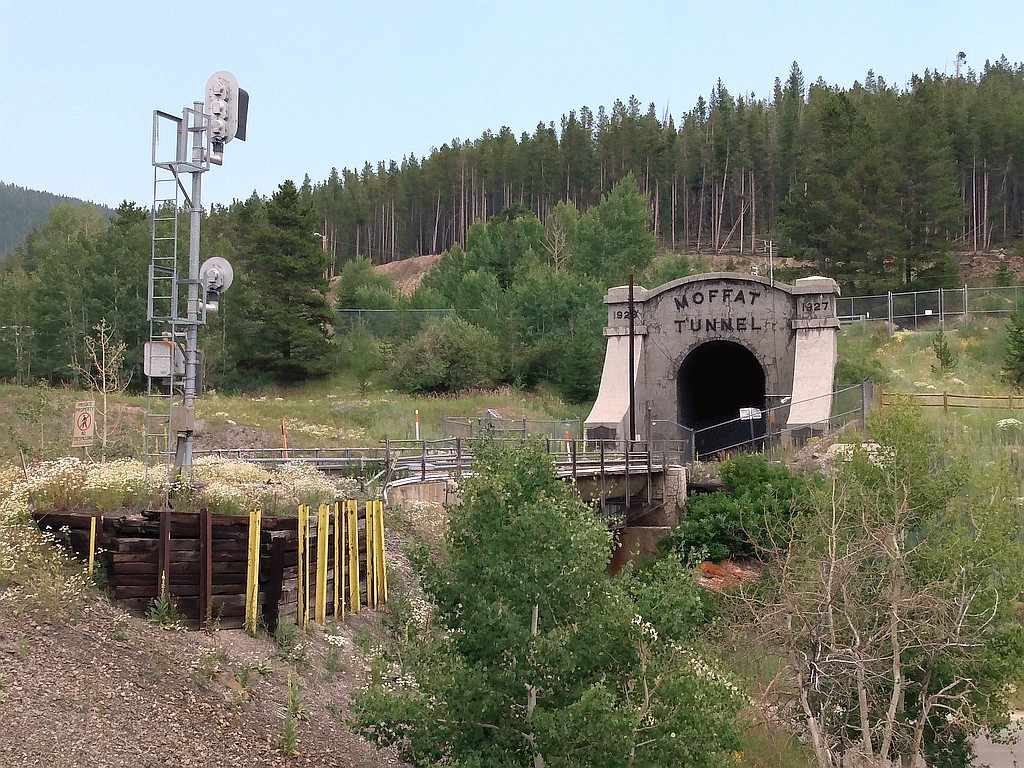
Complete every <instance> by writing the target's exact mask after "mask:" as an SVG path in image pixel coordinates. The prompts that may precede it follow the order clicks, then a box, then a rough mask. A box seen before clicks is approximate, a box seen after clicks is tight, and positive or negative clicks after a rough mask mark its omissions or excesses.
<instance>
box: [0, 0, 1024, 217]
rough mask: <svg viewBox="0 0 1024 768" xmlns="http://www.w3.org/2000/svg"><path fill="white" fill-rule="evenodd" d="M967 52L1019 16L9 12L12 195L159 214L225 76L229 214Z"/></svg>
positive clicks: (945, 5) (213, 7) (288, 6)
mask: <svg viewBox="0 0 1024 768" xmlns="http://www.w3.org/2000/svg"><path fill="white" fill-rule="evenodd" d="M958 51H964V52H965V53H966V54H967V65H968V66H969V67H972V68H974V69H975V70H977V71H980V70H981V69H982V67H983V66H984V63H985V60H986V59H991V60H996V59H998V58H999V57H1000V56H1001V55H1005V56H1006V57H1007V58H1008V59H1010V61H1011V62H1017V61H1021V60H1024V5H1022V3H1021V0H973V1H972V2H967V0H956V2H953V1H952V0H908V1H905V2H902V1H901V0H860V2H845V1H844V2H829V1H828V0H824V1H822V0H816V1H806V0H793V1H791V2H782V1H775V0H747V1H745V2H741V1H740V0H675V1H674V2H672V1H670V0H664V1H661V2H645V0H623V1H622V2H609V1H602V0H564V1H560V0H519V1H518V2H509V3H495V2H488V0H476V1H475V2H469V1H465V2H460V1H458V0H439V1H438V2H430V0H363V1H362V2H354V1H350V0H335V1H333V2H331V1H330V0H291V1H290V2H269V1H267V0H249V1H248V2H236V1H235V0H221V1H219V2H201V3H194V2H187V0H179V1H178V2H168V1H167V0H61V1H57V0H0V104H2V105H3V106H2V112H3V114H2V117H0V181H5V182H8V183H14V184H18V185H19V186H23V187H29V188H31V189H39V190H44V191H47V192H54V193H59V194H65V195H71V196H74V197H81V198H84V199H87V200H93V201H95V202H98V203H104V204H107V205H112V206H113V205H117V204H118V203H119V202H120V201H121V200H122V199H128V200H132V201H135V202H137V203H139V204H140V205H143V206H144V207H148V206H149V204H150V202H151V200H152V178H153V171H152V167H151V165H150V149H151V142H152V138H151V134H152V114H153V110H154V109H160V110H163V111H166V112H171V113H174V114H180V113H181V109H182V108H183V107H185V106H191V104H192V102H193V101H194V100H196V99H202V98H203V91H204V88H205V85H206V81H207V78H208V77H209V76H210V75H211V74H213V73H214V72H215V71H217V70H221V69H226V70H228V71H231V72H233V73H234V74H235V75H236V76H237V78H238V81H239V84H240V85H241V86H242V87H243V88H245V89H246V90H247V91H248V92H249V94H250V99H251V103H250V108H249V125H248V133H249V135H248V140H247V141H246V142H244V143H242V142H232V143H231V144H229V145H228V147H227V153H226V158H225V163H224V166H223V167H220V168H214V169H213V170H211V171H210V172H209V173H207V174H205V176H204V181H203V198H204V202H206V203H210V202H215V203H225V204H226V203H230V202H231V200H233V199H236V198H243V199H244V198H246V197H248V196H249V195H250V194H251V193H252V192H253V191H254V190H255V191H257V192H258V193H259V194H260V195H270V194H272V193H273V192H274V191H275V190H276V189H277V185H278V184H280V183H281V182H282V181H284V180H285V179H294V180H295V181H296V183H299V182H301V180H302V177H303V175H304V174H307V173H308V174H309V176H310V178H312V179H313V180H314V181H321V180H323V179H325V178H326V177H327V176H328V174H329V173H330V170H331V168H332V167H337V168H338V169H341V168H345V167H348V168H356V169H359V168H362V166H363V164H364V163H365V162H366V161H369V162H371V163H372V164H374V165H375V164H376V163H377V162H378V161H380V160H383V161H388V160H392V159H394V160H396V161H399V162H400V161H401V159H402V157H403V156H406V155H409V154H415V155H416V156H417V157H423V156H425V155H427V154H429V152H430V150H431V148H432V147H439V146H440V145H441V144H443V143H445V142H448V141H451V139H452V138H456V137H457V138H460V139H463V140H467V139H468V140H472V139H476V138H478V137H479V136H480V135H481V133H483V132H484V131H485V130H493V131H495V132H496V131H497V130H498V129H500V128H501V127H502V126H503V125H507V126H508V127H509V128H511V129H512V131H513V132H514V133H515V134H516V136H519V135H520V134H521V133H522V132H523V131H528V132H531V133H532V132H533V130H534V128H535V127H536V125H537V123H538V122H541V121H543V122H545V123H547V122H549V121H554V122H555V124H556V126H557V125H558V122H559V120H560V118H561V116H562V115H563V114H565V113H567V112H568V111H569V110H571V109H578V108H579V107H580V106H582V105H586V106H588V107H590V108H591V109H593V110H594V111H596V110H597V108H598V106H600V105H604V106H606V107H610V106H611V104H612V102H613V101H614V100H615V99H617V98H618V99H622V100H623V101H626V100H627V99H628V98H629V97H630V95H636V97H637V98H638V99H639V100H640V102H641V103H642V104H643V105H645V106H646V105H647V104H648V103H650V102H654V103H655V105H656V107H657V111H658V114H659V115H662V114H664V113H665V112H666V111H667V112H668V113H670V114H672V115H674V116H675V117H676V119H677V121H678V118H679V116H680V115H681V114H682V113H683V112H685V111H687V110H689V109H690V108H692V107H693V105H694V103H695V102H696V100H697V97H698V96H700V95H704V96H705V97H707V95H708V93H709V92H710V91H711V89H712V88H713V87H714V85H715V83H716V81H717V80H718V79H719V78H721V79H722V81H723V83H724V84H725V86H726V88H727V89H728V90H729V91H730V92H731V93H733V94H734V95H739V94H744V93H748V94H749V93H753V94H754V95H756V96H759V97H760V96H770V94H771V91H772V84H773V82H774V80H775V78H776V77H780V78H782V79H785V77H786V75H787V74H788V72H789V68H790V64H791V63H792V62H793V61H796V62H797V63H798V64H799V65H800V68H801V69H802V71H803V73H804V77H805V80H806V82H807V83H808V84H810V83H811V82H814V81H815V80H817V78H818V77H819V76H820V77H821V78H823V79H824V80H825V81H826V82H828V83H830V84H835V85H839V86H842V87H844V88H847V87H849V86H851V85H852V84H853V82H854V81H855V80H859V81H863V80H864V76H865V74H866V72H867V71H868V69H873V70H874V71H875V73H876V74H877V75H880V76H881V77H884V78H885V80H886V81H887V82H889V83H890V84H895V85H898V86H901V87H902V86H904V85H906V83H907V82H908V80H909V78H910V76H911V75H912V74H915V73H918V74H921V73H923V72H924V70H925V69H932V70H938V71H940V72H947V73H952V72H953V71H954V67H955V60H956V55H957V52H958Z"/></svg>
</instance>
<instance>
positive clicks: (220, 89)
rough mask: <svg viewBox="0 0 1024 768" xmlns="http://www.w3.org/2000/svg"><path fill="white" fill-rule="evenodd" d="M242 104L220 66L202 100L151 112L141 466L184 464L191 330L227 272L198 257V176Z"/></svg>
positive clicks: (198, 370) (225, 282) (194, 358)
mask: <svg viewBox="0 0 1024 768" xmlns="http://www.w3.org/2000/svg"><path fill="white" fill-rule="evenodd" d="M248 111H249V94H248V93H247V92H246V91H245V90H244V89H242V88H239V87H238V81H237V80H236V79H235V76H234V75H232V74H231V73H230V72H223V71H221V72H216V73H215V74H214V75H213V76H211V77H210V79H209V80H208V81H207V83H206V94H205V100H204V101H196V102H193V104H192V107H185V108H183V109H182V111H181V116H180V117H179V116H177V115H172V114H170V113H167V112H162V111H160V110H154V111H153V151H152V163H153V208H152V210H151V211H150V222H151V227H152V256H151V259H150V265H149V289H148V299H147V310H146V314H147V319H148V320H149V341H148V342H147V343H146V348H145V354H144V356H143V367H144V369H145V374H146V377H147V381H148V383H147V397H146V466H147V470H148V468H149V467H150V466H155V465H158V464H163V465H164V466H165V467H167V468H170V467H172V466H173V467H174V468H175V472H176V473H177V474H182V473H185V472H189V471H191V467H192V448H193V438H194V424H195V401H196V398H197V397H198V396H199V390H200V388H201V387H200V384H201V380H202V367H203V356H202V352H201V351H200V350H199V348H198V346H197V334H198V330H199V326H200V325H205V323H206V318H207V314H208V313H211V312H216V311H218V308H219V304H220V294H222V293H223V292H224V291H226V290H227V289H228V287H229V286H230V285H231V281H232V278H233V273H232V270H231V265H230V264H228V262H227V261H226V260H224V259H222V258H218V257H214V258H211V259H207V260H206V261H205V262H203V263H202V264H200V262H199V234H200V225H201V223H202V178H203V174H204V173H205V172H206V171H208V170H210V167H211V166H212V165H223V163H224V146H225V145H226V144H227V143H228V142H230V141H231V140H232V139H240V140H242V141H244V140H245V132H246V122H247V117H248ZM162 126H163V127H165V133H164V136H165V139H166V137H167V136H168V134H169V135H170V136H171V138H172V141H170V142H167V141H166V140H165V143H163V144H161V141H160V128H161V127H162ZM168 127H169V128H170V131H167V130H166V128H168ZM187 176H191V184H189V185H186V183H185V181H186V177H187ZM183 210H184V211H187V212H188V221H189V232H188V250H187V252H184V251H183V248H182V247H181V242H180V241H181V238H180V237H179V217H178V214H179V212H180V211H183ZM186 253H187V256H186ZM183 274H186V275H187V277H183V276H182V275H183Z"/></svg>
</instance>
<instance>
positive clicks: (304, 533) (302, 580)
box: [295, 504, 309, 629]
mask: <svg viewBox="0 0 1024 768" xmlns="http://www.w3.org/2000/svg"><path fill="white" fill-rule="evenodd" d="M298 539H299V568H298V583H297V584H296V590H295V591H296V600H297V610H296V615H295V623H296V624H298V625H299V626H300V627H302V628H303V629H305V627H306V625H307V624H308V623H309V592H308V591H307V588H306V587H307V582H308V581H309V552H308V549H309V507H307V506H306V505H305V504H300V505H299V529H298Z"/></svg>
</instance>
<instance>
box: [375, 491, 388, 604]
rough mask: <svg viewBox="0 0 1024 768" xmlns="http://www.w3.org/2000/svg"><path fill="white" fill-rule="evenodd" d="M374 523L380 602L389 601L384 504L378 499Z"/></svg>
mask: <svg viewBox="0 0 1024 768" xmlns="http://www.w3.org/2000/svg"><path fill="white" fill-rule="evenodd" d="M373 521H374V523H375V524H376V526H377V531H376V534H375V535H374V541H375V542H377V554H376V556H375V558H374V562H375V563H376V564H377V584H378V587H379V589H380V596H379V597H380V601H381V602H383V603H387V601H388V568H387V565H388V564H387V558H386V556H385V554H384V502H383V501H381V500H380V499H378V500H377V501H375V502H374V517H373Z"/></svg>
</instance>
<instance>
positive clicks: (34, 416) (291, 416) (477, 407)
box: [0, 381, 586, 461]
mask: <svg viewBox="0 0 1024 768" xmlns="http://www.w3.org/2000/svg"><path fill="white" fill-rule="evenodd" d="M91 397H92V395H91V394H90V393H88V392H81V391H72V390H66V389H54V388H51V387H47V386H35V387H22V386H15V385H9V384H4V385H0V425H3V426H2V428H0V461H20V460H21V457H22V456H24V457H25V459H26V460H28V459H31V458H56V457H59V456H64V455H80V454H81V453H82V450H81V449H75V450H72V448H71V431H72V418H73V416H74V413H75V403H76V402H77V401H79V400H85V399H90V398H91ZM97 406H99V402H98V401H97ZM486 409H493V410H495V411H497V412H498V413H500V414H501V415H502V416H503V417H505V418H514V419H520V418H527V419H531V420H552V421H561V420H568V419H576V418H579V417H581V416H582V417H585V416H586V412H585V411H584V409H582V408H581V407H579V406H570V405H567V404H565V403H564V402H562V401H561V400H560V399H558V398H557V397H555V396H552V395H550V394H547V393H543V392H542V393H526V392H520V391H517V390H514V389H511V388H507V387H506V388H502V389H499V390H495V391H488V392H471V393H464V394H461V395H459V396H458V397H411V396H408V395H402V394H398V393H395V392H392V391H390V390H378V391H369V392H366V393H362V392H360V391H359V390H358V389H353V388H350V387H348V386H346V384H345V382H343V381H321V382H315V383H311V384H307V385H304V386H301V387H296V388H293V389H287V390H285V389H280V390H276V389H275V390H269V391H265V392H261V393H258V394H251V395H233V396H225V395H220V394H217V393H208V394H206V395H204V396H203V397H201V398H199V400H198V401H197V402H196V419H197V423H196V447H197V449H202V448H237V447H250V448H255V447H280V446H281V442H282V439H281V424H282V422H283V423H284V427H285V432H286V435H287V441H288V445H289V446H290V447H293V448H299V447H302V448H316V447H346V446H347V447H372V446H378V445H380V444H381V442H382V441H383V440H386V439H392V440H406V439H412V438H413V437H415V434H416V421H415V417H416V412H417V411H419V421H420V423H419V428H420V429H419V433H420V437H421V438H422V439H436V438H440V437H441V436H442V426H441V421H442V416H459V417H471V418H479V417H481V416H482V415H483V413H484V411H485V410H486ZM107 410H108V411H109V414H107V418H106V424H107V445H106V448H105V449H103V448H102V447H101V445H100V443H101V441H100V434H101V432H102V429H103V426H104V415H103V414H101V413H97V415H96V424H97V432H96V445H95V447H94V448H92V449H90V451H89V456H90V457H91V458H98V457H99V456H101V455H104V454H105V455H106V456H107V457H109V458H140V457H141V456H142V453H143V442H144V440H143V428H144V423H145V413H146V398H145V396H144V395H142V396H131V395H118V396H113V397H111V398H110V401H109V405H108V409H107Z"/></svg>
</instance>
